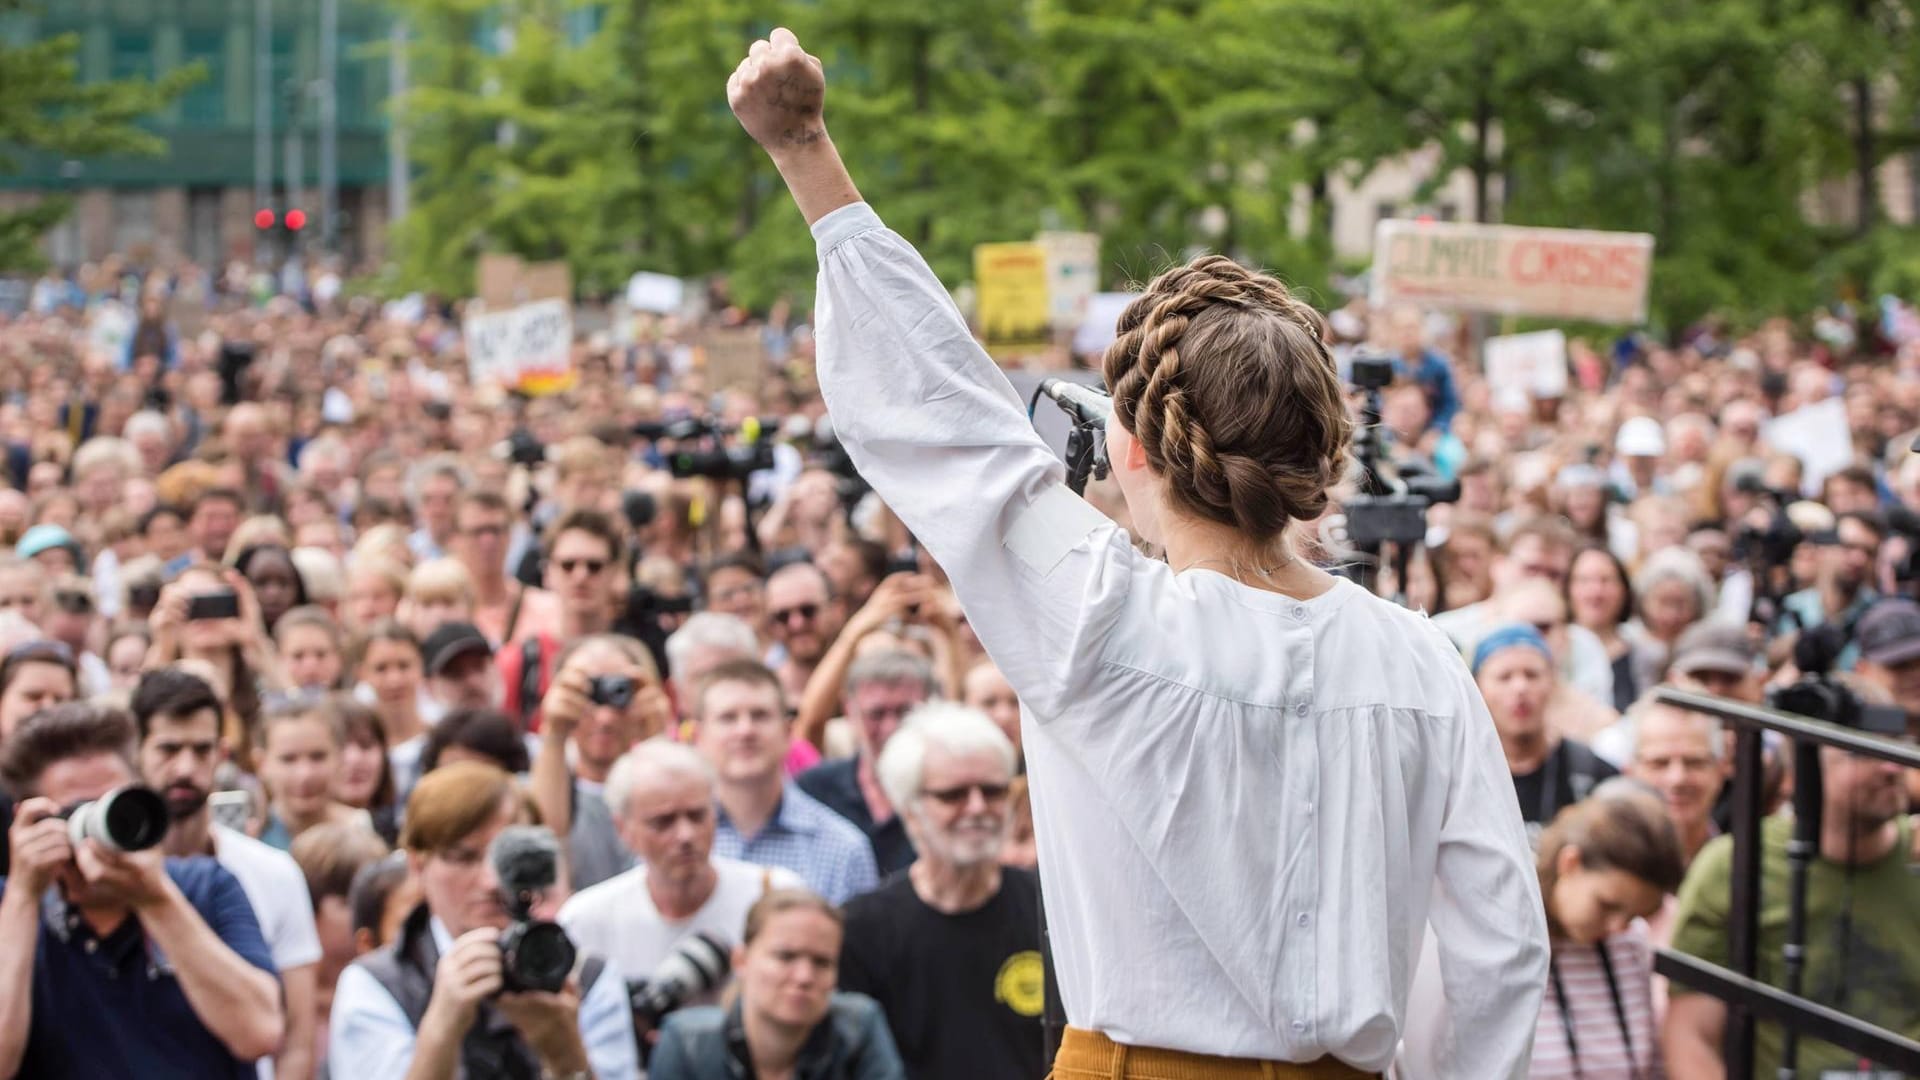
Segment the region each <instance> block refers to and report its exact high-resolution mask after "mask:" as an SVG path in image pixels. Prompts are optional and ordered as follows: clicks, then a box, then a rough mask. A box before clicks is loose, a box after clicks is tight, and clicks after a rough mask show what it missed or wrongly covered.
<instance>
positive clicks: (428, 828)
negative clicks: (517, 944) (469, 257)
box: [328, 762, 640, 1080]
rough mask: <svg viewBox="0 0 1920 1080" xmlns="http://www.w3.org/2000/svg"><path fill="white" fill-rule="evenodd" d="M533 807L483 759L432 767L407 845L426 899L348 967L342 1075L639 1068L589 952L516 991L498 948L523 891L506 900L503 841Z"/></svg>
mask: <svg viewBox="0 0 1920 1080" xmlns="http://www.w3.org/2000/svg"><path fill="white" fill-rule="evenodd" d="M524 805H525V804H524V802H523V800H522V796H521V794H520V792H519V791H518V789H517V788H516V787H515V786H514V781H513V778H512V777H511V776H509V775H508V774H507V773H505V772H503V771H501V770H500V769H497V768H495V767H493V766H491V765H485V764H481V763H478V762H458V763H455V764H451V765H446V766H443V767H442V768H439V769H435V770H434V771H433V772H431V773H429V774H427V775H426V776H425V777H423V778H422V779H421V781H420V783H419V784H418V785H417V786H416V787H415V788H414V790H413V794H412V795H411V796H410V797H409V798H408V800H407V817H406V822H407V824H406V830H405V832H404V833H402V835H401V846H402V847H404V848H405V849H406V851H407V859H408V862H409V864H410V865H411V867H412V870H413V876H414V877H415V878H416V879H417V880H418V881H419V882H420V888H421V892H422V893H423V894H424V896H425V901H424V902H423V903H422V904H421V905H420V906H419V907H417V908H415V909H414V911H413V912H412V914H410V915H408V916H407V920H406V922H405V924H404V925H403V926H402V927H401V929H400V934H399V937H398V939H397V940H396V941H394V942H393V943H392V944H390V945H388V946H385V947H383V948H381V949H378V950H376V951H374V952H373V953H370V954H368V955H367V956H364V957H362V958H360V959H359V960H358V961H356V962H355V963H354V964H353V966H351V967H349V968H347V969H346V970H345V971H343V972H341V973H340V981H339V983H338V984H337V986H336V987H335V989H334V997H333V1013H332V1017H331V1021H330V1030H329V1050H328V1062H329V1067H330V1069H331V1072H332V1074H333V1075H334V1076H338V1077H350V1078H353V1080H363V1078H364V1080H373V1078H385V1077H400V1076H405V1077H407V1078H408V1080H427V1078H430V1077H433V1078H450V1077H453V1076H456V1075H465V1076H470V1077H488V1078H496V1077H498V1078H510V1080H534V1078H536V1077H584V1076H594V1077H598V1078H599V1080H617V1078H621V1077H634V1076H638V1075H639V1070H640V1066H639V1062H638V1057H637V1053H638V1051H637V1049H636V1044H635V1041H634V1033H633V1015H632V1013H631V1012H630V1011H629V1008H628V1002H627V995H626V989H625V984H624V982H623V981H622V979H621V977H620V975H619V973H618V972H616V971H615V970H613V969H612V968H611V966H609V965H606V964H604V963H602V962H600V961H599V960H597V959H588V960H587V961H586V962H585V963H584V964H580V965H577V966H576V967H575V968H574V973H573V974H572V975H570V976H568V977H566V979H565V982H564V985H562V986H561V988H560V989H559V990H558V991H545V990H509V989H507V988H506V987H507V985H508V979H509V976H510V974H511V972H512V970H513V969H514V966H515V965H513V964H510V963H509V962H508V961H507V960H506V959H505V955H504V952H503V944H502V943H503V940H505V939H506V936H507V934H508V933H510V932H511V930H512V928H513V927H514V926H515V925H516V921H515V920H514V919H512V918H511V917H510V915H511V914H514V913H512V912H510V911H509V908H508V904H509V902H510V901H512V900H513V899H515V898H510V897H507V896H506V895H504V892H505V890H503V888H502V882H501V878H502V876H503V875H502V872H501V871H502V869H503V867H502V865H500V864H501V863H502V862H503V860H502V859H501V858H499V856H500V855H501V854H502V852H501V849H500V848H499V846H498V845H496V840H497V839H498V838H499V837H500V836H501V834H502V833H503V832H505V831H506V830H507V829H508V827H509V826H511V825H514V824H516V823H518V822H520V821H521V820H522V819H523V817H524V816H525V810H524V809H523V807H524ZM548 884H551V879H549V881H548ZM534 910H535V911H536V912H538V911H539V910H540V905H539V904H537V903H536V904H535V905H534ZM522 922H523V923H524V920H522ZM522 955H523V956H524V954H522Z"/></svg>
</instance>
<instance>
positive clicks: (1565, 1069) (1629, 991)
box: [1528, 922, 1666, 1080]
mask: <svg viewBox="0 0 1920 1080" xmlns="http://www.w3.org/2000/svg"><path fill="white" fill-rule="evenodd" d="M1605 945H1606V950H1607V956H1608V958H1609V959H1611V960H1612V962H1613V978H1614V983H1615V985H1617V986H1618V987H1619V988H1620V1004H1621V1005H1622V1006H1623V1007H1624V1008H1625V1009H1626V1013H1627V1026H1628V1028H1629V1029H1631V1030H1632V1032H1633V1055H1632V1057H1631V1059H1629V1057H1628V1055H1627V1044H1626V1042H1625V1040H1623V1039H1622V1038H1621V1032H1620V1017H1619V1013H1618V1012H1616V1011H1615V1009H1614V1007H1613V995H1612V994H1611V993H1609V992H1608V991H1607V977H1606V974H1605V972H1603V971H1602V970H1601V968H1600V952H1599V950H1598V949H1596V948H1595V947H1594V946H1591V945H1573V944H1569V943H1567V942H1564V941H1557V942H1555V943H1554V946H1553V963H1554V966H1555V967H1556V968H1558V969H1559V972H1560V985H1561V986H1563V987H1565V988H1566V994H1567V999H1566V1007H1567V1010H1568V1012H1569V1013H1571V1014H1572V1018H1573V1037H1574V1041H1575V1042H1576V1043H1577V1044H1578V1046H1579V1051H1580V1056H1579V1060H1578V1062H1577V1063H1576V1061H1575V1059H1574V1056H1573V1054H1572V1053H1571V1052H1570V1051H1569V1050H1568V1047H1567V1028H1566V1024H1565V1023H1564V1022H1563V1021H1562V1019H1561V1012H1560V999H1559V996H1558V995H1557V994H1555V993H1554V992H1553V989H1552V987H1551V985H1550V986H1549V987H1548V990H1547V994H1546V997H1545V998H1544V999H1543V1000H1542V1001H1541V1003H1540V1021H1539V1024H1538V1025H1537V1026H1536V1029H1535V1031H1534V1037H1533V1071H1532V1072H1530V1073H1528V1076H1530V1077H1532V1078H1533V1080H1573V1078H1575V1077H1578V1078H1581V1080H1663V1078H1664V1077H1665V1076H1666V1069H1665V1068H1664V1067H1663V1066H1662V1065H1661V1061H1660V1047H1659V1043H1658V1036H1657V1033H1656V1032H1655V1030H1654V1022H1653V944H1652V943H1651V942H1650V941H1648V940H1647V929H1646V924H1645V923H1640V922H1636V923H1634V924H1633V926H1632V927H1630V928H1628V929H1627V930H1626V931H1625V932H1624V933H1619V934H1615V935H1614V936H1612V937H1610V938H1608V939H1607V940H1606V943H1605Z"/></svg>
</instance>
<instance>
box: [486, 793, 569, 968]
mask: <svg viewBox="0 0 1920 1080" xmlns="http://www.w3.org/2000/svg"><path fill="white" fill-rule="evenodd" d="M488 858H489V859H491V860H492V862H493V868H494V872H495V873H496V874H498V875H499V877H500V895H501V900H502V901H503V902H504V903H505V904H506V907H507V913H508V916H509V918H511V920H512V921H511V922H510V923H508V925H507V928H506V929H505V930H503V931H501V932H500V989H501V991H502V992H504V993H519V992H523V991H529V990H537V991H544V992H546V993H557V992H559V991H560V990H561V989H563V988H564V987H565V986H566V985H567V976H569V975H571V974H572V973H573V965H574V961H575V960H577V959H578V958H579V951H578V950H576V949H575V948H574V946H573V939H571V938H569V937H567V932H566V931H565V930H563V929H561V928H560V924H559V923H555V922H548V921H547V920H545V919H536V918H534V917H533V905H534V902H535V901H536V900H538V899H539V897H540V894H541V893H543V892H545V891H546V890H548V889H551V888H553V885H554V882H556V881H557V880H559V877H560V842H559V840H557V839H555V838H554V835H553V833H552V832H551V831H549V830H547V829H544V828H541V827H539V826H534V825H510V826H508V827H507V828H505V829H502V830H501V831H500V835H499V836H496V837H494V840H493V844H492V846H491V849H490V850H489V851H488Z"/></svg>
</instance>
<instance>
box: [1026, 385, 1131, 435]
mask: <svg viewBox="0 0 1920 1080" xmlns="http://www.w3.org/2000/svg"><path fill="white" fill-rule="evenodd" d="M1040 392H1041V393H1043V394H1045V395H1047V396H1048V397H1050V398H1052V399H1053V402H1054V404H1056V405H1058V406H1060V408H1061V409H1062V410H1063V411H1064V412H1065V413H1066V414H1067V415H1068V416H1071V417H1073V421H1074V423H1076V424H1088V425H1093V426H1097V427H1102V428H1104V427H1106V426H1107V419H1108V418H1109V417H1111V416H1112V415H1113V398H1112V397H1110V396H1108V395H1107V393H1106V392H1105V391H1102V390H1097V389H1095V388H1094V387H1091V386H1082V385H1081V384H1079V383H1077V382H1068V381H1067V380H1065V379H1042V380H1040Z"/></svg>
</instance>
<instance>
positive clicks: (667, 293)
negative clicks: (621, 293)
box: [627, 270, 687, 315]
mask: <svg viewBox="0 0 1920 1080" xmlns="http://www.w3.org/2000/svg"><path fill="white" fill-rule="evenodd" d="M686 301H687V283H686V282H684V281H681V280H680V279H679V278H677V277H671V276H669V275H666V274H654V273H649V272H647V271H644V270H643V271H641V272H640V273H638V274H635V275H633V276H632V277H630V278H628V279H627V306H628V307H630V308H632V309H633V310H635V311H651V312H653V313H654V314H656V315H672V314H675V313H676V312H678V311H679V310H680V309H681V307H682V306H684V305H685V304H686Z"/></svg>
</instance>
